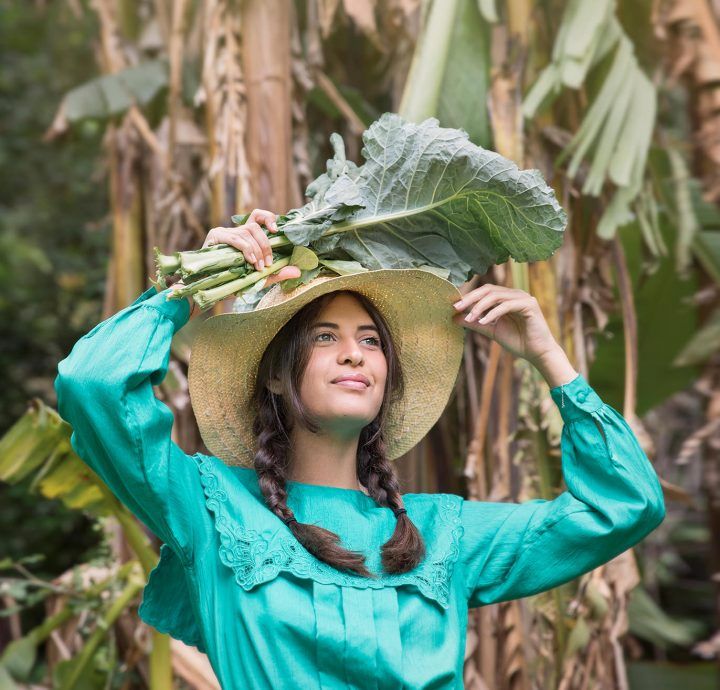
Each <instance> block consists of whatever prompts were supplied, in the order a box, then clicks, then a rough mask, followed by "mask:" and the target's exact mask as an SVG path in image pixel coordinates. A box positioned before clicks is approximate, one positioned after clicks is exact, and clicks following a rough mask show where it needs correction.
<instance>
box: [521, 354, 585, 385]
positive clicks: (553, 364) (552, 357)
mask: <svg viewBox="0 0 720 690" xmlns="http://www.w3.org/2000/svg"><path fill="white" fill-rule="evenodd" d="M531 362H532V364H533V365H534V366H535V368H536V369H537V370H538V371H539V372H540V374H542V377H543V378H544V379H545V381H546V382H547V384H548V386H549V387H550V388H555V387H557V386H561V385H563V384H568V383H570V382H571V381H572V380H573V379H575V378H576V377H577V375H578V373H579V372H578V371H577V370H576V369H575V367H573V365H572V363H571V362H570V359H569V358H568V356H567V354H566V353H565V350H563V349H562V348H561V347H560V345H557V344H556V345H555V346H554V347H552V348H550V349H548V350H546V351H545V352H543V353H542V354H541V355H539V356H538V357H535V358H533V359H532V360H531Z"/></svg>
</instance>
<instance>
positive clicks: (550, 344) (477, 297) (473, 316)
mask: <svg viewBox="0 0 720 690" xmlns="http://www.w3.org/2000/svg"><path fill="white" fill-rule="evenodd" d="M454 307H455V311H456V312H458V313H456V314H454V315H453V317H452V319H453V321H455V323H457V324H460V325H462V326H465V327H466V328H469V329H470V330H472V331H475V332H477V333H481V334H482V335H484V336H487V337H488V338H490V339H491V340H494V341H495V342H497V343H498V344H499V345H502V346H503V347H504V348H505V349H506V350H508V351H509V352H511V353H512V354H514V355H515V356H517V357H523V358H524V359H527V360H529V361H530V362H533V363H535V362H538V361H540V360H541V359H542V358H543V357H545V356H546V355H547V354H549V353H550V352H553V351H554V350H557V349H559V348H560V345H559V344H558V342H557V341H556V340H555V338H554V337H553V334H552V332H551V331H550V327H549V326H548V324H547V321H546V320H545V316H544V315H543V313H542V311H541V310H540V305H539V304H538V301H537V300H536V299H535V297H533V296H532V295H530V294H528V293H527V292H525V291H524V290H520V289H517V288H509V287H505V286H503V285H493V284H492V283H486V284H485V285H482V286H481V287H479V288H476V289H475V290H470V292H468V293H467V294H466V295H463V297H462V299H460V300H459V301H458V302H456V303H455V305H454ZM466 317H468V319H469V320H466ZM481 317H482V318H481Z"/></svg>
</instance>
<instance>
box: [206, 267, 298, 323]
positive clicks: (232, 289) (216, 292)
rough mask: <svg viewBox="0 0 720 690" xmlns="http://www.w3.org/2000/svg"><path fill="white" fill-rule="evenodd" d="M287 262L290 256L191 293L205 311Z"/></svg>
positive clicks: (274, 271) (277, 269)
mask: <svg viewBox="0 0 720 690" xmlns="http://www.w3.org/2000/svg"><path fill="white" fill-rule="evenodd" d="M289 263H290V257H286V258H284V259H279V260H278V261H276V262H274V263H272V264H270V266H267V267H266V268H264V269H263V270H262V271H253V272H252V273H248V275H246V276H243V277H242V278H238V279H237V280H231V281H230V282H228V283H224V284H223V285H219V286H218V287H214V288H210V289H209V290H198V291H197V292H196V293H195V294H194V295H193V299H194V300H195V303H196V304H197V305H198V306H199V307H200V309H202V310H203V311H205V310H206V309H209V308H210V307H212V306H213V304H215V303H216V302H219V301H220V300H222V299H225V298H226V297H230V295H234V294H236V293H238V292H240V291H242V290H243V289H244V288H246V287H249V286H250V285H253V284H255V283H257V282H258V281H259V280H261V279H263V278H265V277H266V276H269V275H270V274H271V273H276V272H277V271H279V270H280V269H281V268H282V267H283V266H287V265H288V264H289Z"/></svg>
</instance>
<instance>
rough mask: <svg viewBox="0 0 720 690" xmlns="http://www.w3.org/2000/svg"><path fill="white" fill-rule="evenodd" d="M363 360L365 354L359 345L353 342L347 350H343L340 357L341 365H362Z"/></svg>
mask: <svg viewBox="0 0 720 690" xmlns="http://www.w3.org/2000/svg"><path fill="white" fill-rule="evenodd" d="M362 360H363V352H362V350H361V349H360V348H359V347H358V344H357V343H356V342H355V341H354V340H353V341H351V343H350V345H348V347H347V348H345V349H343V350H342V351H341V353H340V356H339V357H338V363H339V364H345V363H346V362H351V363H352V364H360V363H361V362H362Z"/></svg>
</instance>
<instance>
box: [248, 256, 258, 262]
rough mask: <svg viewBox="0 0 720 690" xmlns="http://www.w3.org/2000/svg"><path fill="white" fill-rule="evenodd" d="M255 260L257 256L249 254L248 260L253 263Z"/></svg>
mask: <svg viewBox="0 0 720 690" xmlns="http://www.w3.org/2000/svg"><path fill="white" fill-rule="evenodd" d="M256 261H257V258H256V257H255V254H250V262H251V263H255V262H256Z"/></svg>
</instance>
